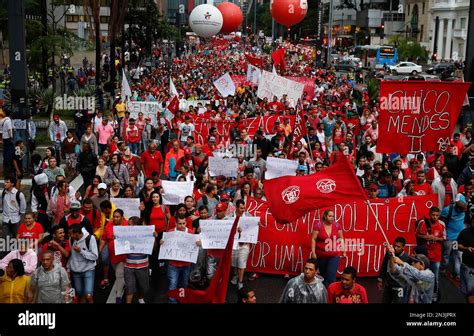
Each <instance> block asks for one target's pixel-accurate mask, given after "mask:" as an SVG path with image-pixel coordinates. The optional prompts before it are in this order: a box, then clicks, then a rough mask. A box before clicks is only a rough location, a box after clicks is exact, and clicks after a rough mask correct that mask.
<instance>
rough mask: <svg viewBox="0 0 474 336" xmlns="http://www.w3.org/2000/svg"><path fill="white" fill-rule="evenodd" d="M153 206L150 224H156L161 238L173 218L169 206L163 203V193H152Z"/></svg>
mask: <svg viewBox="0 0 474 336" xmlns="http://www.w3.org/2000/svg"><path fill="white" fill-rule="evenodd" d="M151 200H152V202H153V207H152V208H151V213H150V222H149V223H148V224H149V225H154V226H155V232H156V233H157V234H159V235H160V236H159V239H161V237H162V236H163V232H166V231H167V230H168V223H169V221H170V219H171V215H170V211H169V209H168V207H167V206H165V205H162V204H161V195H160V193H159V192H156V191H155V192H153V193H151Z"/></svg>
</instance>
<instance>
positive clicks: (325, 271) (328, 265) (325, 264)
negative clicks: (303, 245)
mask: <svg viewBox="0 0 474 336" xmlns="http://www.w3.org/2000/svg"><path fill="white" fill-rule="evenodd" d="M340 259H341V257H331V258H327V259H318V266H319V274H320V275H321V276H322V277H323V278H324V285H325V286H326V287H327V286H329V285H330V284H332V283H333V282H335V281H336V273H337V269H338V268H339V260H340Z"/></svg>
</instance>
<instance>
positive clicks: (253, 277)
mask: <svg viewBox="0 0 474 336" xmlns="http://www.w3.org/2000/svg"><path fill="white" fill-rule="evenodd" d="M258 278H259V275H258V273H252V275H251V276H249V280H250V281H254V280H257V279H258Z"/></svg>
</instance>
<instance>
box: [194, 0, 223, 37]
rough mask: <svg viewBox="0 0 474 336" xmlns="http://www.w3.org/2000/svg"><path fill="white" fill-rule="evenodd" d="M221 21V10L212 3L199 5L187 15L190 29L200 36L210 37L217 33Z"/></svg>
mask: <svg viewBox="0 0 474 336" xmlns="http://www.w3.org/2000/svg"><path fill="white" fill-rule="evenodd" d="M223 22H224V19H223V17H222V14H221V12H220V11H219V9H217V7H215V6H213V5H208V4H203V5H199V6H197V7H196V8H194V9H193V11H192V12H191V14H190V15H189V25H190V26H191V29H192V30H193V32H195V33H196V34H197V35H198V36H201V37H211V36H214V35H216V34H218V33H219V32H220V30H221V28H222V24H223Z"/></svg>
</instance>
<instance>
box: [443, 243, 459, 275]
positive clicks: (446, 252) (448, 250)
mask: <svg viewBox="0 0 474 336" xmlns="http://www.w3.org/2000/svg"><path fill="white" fill-rule="evenodd" d="M455 244H456V248H454V247H455V246H454V245H455ZM451 255H452V258H453V263H454V265H453V272H454V275H455V276H459V275H460V274H461V256H462V253H461V252H460V251H459V250H458V249H457V242H456V241H454V240H445V241H444V242H443V264H442V266H441V267H442V268H448V264H449V258H450V257H451Z"/></svg>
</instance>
